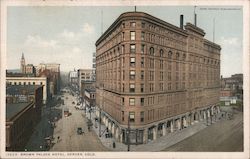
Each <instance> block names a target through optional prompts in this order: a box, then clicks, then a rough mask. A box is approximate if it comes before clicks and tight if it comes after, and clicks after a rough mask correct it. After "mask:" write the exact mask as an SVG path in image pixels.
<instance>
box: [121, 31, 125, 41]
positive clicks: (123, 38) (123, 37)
mask: <svg viewBox="0 0 250 159" xmlns="http://www.w3.org/2000/svg"><path fill="white" fill-rule="evenodd" d="M122 40H125V33H124V32H122Z"/></svg>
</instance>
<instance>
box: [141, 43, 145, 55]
mask: <svg viewBox="0 0 250 159" xmlns="http://www.w3.org/2000/svg"><path fill="white" fill-rule="evenodd" d="M141 53H142V54H144V53H145V45H144V44H141Z"/></svg>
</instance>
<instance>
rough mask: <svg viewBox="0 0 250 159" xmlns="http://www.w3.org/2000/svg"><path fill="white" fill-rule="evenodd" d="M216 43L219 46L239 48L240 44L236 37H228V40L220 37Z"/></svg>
mask: <svg viewBox="0 0 250 159" xmlns="http://www.w3.org/2000/svg"><path fill="white" fill-rule="evenodd" d="M218 43H219V44H221V45H229V46H241V44H242V42H241V40H240V39H239V38H237V37H230V38H225V37H221V38H220V39H219V42H218Z"/></svg>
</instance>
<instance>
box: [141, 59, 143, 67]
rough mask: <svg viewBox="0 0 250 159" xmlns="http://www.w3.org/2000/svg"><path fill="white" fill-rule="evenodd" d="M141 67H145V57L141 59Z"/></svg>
mask: <svg viewBox="0 0 250 159" xmlns="http://www.w3.org/2000/svg"><path fill="white" fill-rule="evenodd" d="M141 67H144V57H141Z"/></svg>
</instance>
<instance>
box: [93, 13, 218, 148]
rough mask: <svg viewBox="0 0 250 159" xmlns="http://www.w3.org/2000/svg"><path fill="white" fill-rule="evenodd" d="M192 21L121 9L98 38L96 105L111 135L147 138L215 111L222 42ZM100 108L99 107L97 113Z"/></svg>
mask: <svg viewBox="0 0 250 159" xmlns="http://www.w3.org/2000/svg"><path fill="white" fill-rule="evenodd" d="M204 36H205V32H204V31H203V30H202V29H201V28H199V27H197V26H195V25H193V24H191V23H187V24H186V25H185V26H183V16H181V19H180V27H176V26H174V25H172V24H169V23H167V22H165V21H163V20H161V19H158V18H156V17H153V16H151V15H149V14H147V13H143V12H127V13H123V14H121V15H120V16H119V17H118V18H117V19H116V20H115V22H114V23H113V24H112V25H111V26H110V27H109V28H108V29H107V30H106V31H105V32H104V34H103V35H102V36H101V37H100V38H99V39H98V40H97V42H96V105H97V107H98V108H99V111H96V115H97V116H99V115H101V119H102V121H103V122H104V124H105V125H106V126H107V128H108V129H109V131H110V132H111V133H112V134H113V136H114V137H115V139H116V140H117V141H120V142H124V143H127V134H128V133H127V128H128V121H129V123H130V133H129V134H130V137H129V138H130V141H129V142H130V144H142V143H147V142H148V141H150V140H155V139H156V138H158V137H160V136H165V135H167V133H171V132H173V131H175V130H180V129H183V128H184V127H188V126H189V125H192V124H194V123H195V122H198V121H201V120H207V119H210V118H212V116H213V115H214V114H215V113H218V112H219V107H218V106H219V96H220V50H221V48H220V46H219V45H217V44H215V43H213V42H210V41H208V40H206V39H205V38H204ZM100 112H101V113H100Z"/></svg>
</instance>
